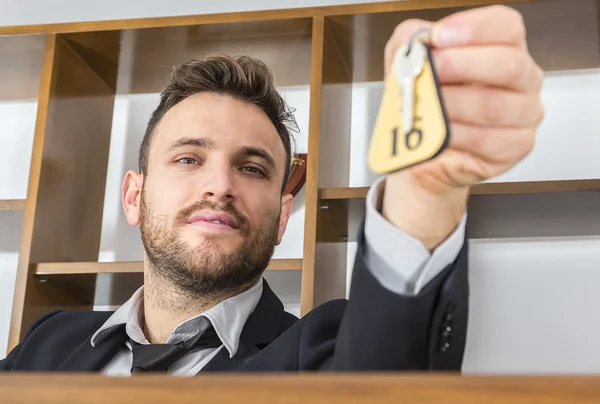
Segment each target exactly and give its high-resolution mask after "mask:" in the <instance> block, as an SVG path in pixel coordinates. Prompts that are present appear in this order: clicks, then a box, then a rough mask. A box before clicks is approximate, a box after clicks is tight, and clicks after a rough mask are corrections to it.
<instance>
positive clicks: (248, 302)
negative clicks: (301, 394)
mask: <svg viewBox="0 0 600 404" xmlns="http://www.w3.org/2000/svg"><path fill="white" fill-rule="evenodd" d="M262 292H263V280H262V278H261V279H260V280H259V281H258V282H257V283H256V284H255V285H254V286H252V287H251V288H250V289H248V290H246V291H244V292H242V293H240V294H238V295H235V296H233V297H230V298H229V299H226V300H223V301H222V302H221V303H219V304H217V305H216V306H214V307H212V308H210V309H209V310H206V311H205V312H203V313H200V314H198V315H197V316H194V317H192V318H190V319H187V320H185V321H183V322H182V323H180V324H179V325H177V327H175V329H174V330H173V332H172V333H171V335H169V338H168V339H167V343H177V342H179V341H183V340H186V339H188V338H190V337H191V336H192V335H194V333H195V332H196V331H197V329H198V322H199V319H200V318H201V317H202V316H205V317H206V318H208V319H209V320H210V322H211V323H212V325H213V327H214V328H215V331H216V333H217V335H218V336H219V339H220V340H221V342H222V343H223V345H224V346H225V348H226V349H227V351H228V352H229V356H230V357H233V356H234V355H235V354H236V352H237V350H238V347H239V341H240V335H241V333H242V330H243V329H244V325H245V324H246V320H248V317H249V316H250V314H251V313H252V312H253V311H254V309H255V308H256V305H257V304H258V301H259V300H260V298H261V296H262ZM143 301H144V287H143V286H141V287H140V288H139V289H138V290H136V291H135V293H134V294H133V295H132V296H131V298H129V300H127V302H125V303H124V304H123V305H122V306H121V307H119V308H118V309H117V310H116V311H115V312H114V313H113V315H112V316H110V317H109V319H108V320H106V322H105V323H104V324H103V325H102V326H101V327H100V328H99V329H98V330H97V331H96V332H95V333H94V335H92V338H91V344H92V346H93V347H96V346H97V345H98V344H100V343H102V341H104V340H105V339H106V337H108V336H109V335H110V334H111V333H112V332H113V331H115V330H116V329H117V328H118V327H119V326H121V325H123V324H124V325H125V330H126V332H127V335H128V336H129V338H131V339H132V340H134V341H136V342H138V343H140V344H148V341H147V339H146V337H145V335H144V332H143V331H142V329H143Z"/></svg>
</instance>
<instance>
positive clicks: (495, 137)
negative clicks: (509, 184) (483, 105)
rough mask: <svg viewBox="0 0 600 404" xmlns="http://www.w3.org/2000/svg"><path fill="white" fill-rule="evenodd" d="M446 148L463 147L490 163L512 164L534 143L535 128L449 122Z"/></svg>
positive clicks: (526, 153)
mask: <svg viewBox="0 0 600 404" xmlns="http://www.w3.org/2000/svg"><path fill="white" fill-rule="evenodd" d="M450 131H451V132H450V144H449V148H451V149H454V150H459V151H465V152H468V153H471V154H473V155H475V156H478V157H480V158H482V159H483V160H484V161H486V162H490V163H494V164H506V165H513V164H515V163H516V162H518V161H520V160H521V159H523V158H524V157H525V156H527V155H528V154H529V153H530V152H531V150H532V149H533V146H534V143H535V128H534V127H530V128H516V129H505V128H493V127H484V126H475V125H468V124H463V123H452V124H451V125H450Z"/></svg>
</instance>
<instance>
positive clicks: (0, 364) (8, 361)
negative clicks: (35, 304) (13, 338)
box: [0, 310, 60, 372]
mask: <svg viewBox="0 0 600 404" xmlns="http://www.w3.org/2000/svg"><path fill="white" fill-rule="evenodd" d="M57 313H60V310H56V311H52V312H49V313H46V314H44V315H43V316H41V317H39V318H38V319H37V320H36V321H35V322H34V323H33V324H32V325H31V326H30V327H29V329H28V330H27V332H26V333H25V337H24V338H23V341H21V343H20V344H18V345H17V346H15V347H14V348H13V349H12V350H11V351H10V352H9V353H8V355H7V356H6V358H4V359H3V360H0V372H2V371H5V372H8V371H11V370H12V368H13V364H14V363H15V361H16V360H17V358H18V357H19V352H20V351H21V347H22V346H23V344H24V343H25V342H26V341H27V338H29V336H30V335H31V334H32V333H33V331H34V330H35V329H36V328H37V327H38V326H39V325H40V324H42V323H43V322H44V321H46V320H48V319H49V318H50V317H52V316H54V315H55V314H57Z"/></svg>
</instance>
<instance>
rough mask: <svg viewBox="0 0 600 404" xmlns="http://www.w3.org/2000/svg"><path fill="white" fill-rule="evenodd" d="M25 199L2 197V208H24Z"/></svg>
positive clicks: (0, 201)
mask: <svg viewBox="0 0 600 404" xmlns="http://www.w3.org/2000/svg"><path fill="white" fill-rule="evenodd" d="M24 207H25V199H5V200H2V199H0V210H23V208H24Z"/></svg>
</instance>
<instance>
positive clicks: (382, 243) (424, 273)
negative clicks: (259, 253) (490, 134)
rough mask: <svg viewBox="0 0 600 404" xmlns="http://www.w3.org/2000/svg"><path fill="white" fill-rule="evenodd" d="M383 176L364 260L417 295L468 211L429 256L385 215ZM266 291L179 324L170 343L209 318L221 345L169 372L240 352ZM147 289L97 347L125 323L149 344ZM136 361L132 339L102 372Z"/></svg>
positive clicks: (448, 254)
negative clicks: (145, 326)
mask: <svg viewBox="0 0 600 404" xmlns="http://www.w3.org/2000/svg"><path fill="white" fill-rule="evenodd" d="M384 178H385V177H382V178H380V179H379V180H378V181H377V182H375V184H373V186H372V187H371V189H370V190H369V193H368V195H367V199H366V208H367V209H366V217H365V229H364V231H365V241H366V251H365V262H366V264H367V267H368V268H369V270H370V271H371V272H372V274H373V276H374V277H375V278H376V279H377V280H378V281H379V282H380V283H381V285H382V286H383V287H385V288H387V289H388V290H390V291H392V292H394V293H398V294H403V295H415V294H418V293H419V291H420V290H421V289H422V288H423V286H425V285H426V284H427V283H428V282H429V281H431V279H433V278H434V277H435V276H436V275H437V274H439V273H440V272H441V271H442V270H443V269H444V268H445V267H446V266H448V264H450V263H452V262H453V261H454V260H455V259H456V257H457V256H458V253H459V252H460V249H461V248H462V245H463V240H464V234H465V226H466V214H465V215H463V217H462V220H461V222H460V224H459V226H458V227H457V228H456V230H455V231H454V232H453V233H452V235H450V237H448V238H447V239H446V240H445V241H444V242H443V243H442V244H441V245H440V246H439V247H438V248H436V249H435V251H434V252H433V254H430V253H429V251H428V250H427V249H426V248H425V247H424V246H423V244H422V243H421V242H420V241H418V240H416V239H415V238H413V237H411V236H410V235H408V234H406V233H405V232H403V231H401V230H399V229H398V228H396V227H395V226H393V225H392V224H391V223H389V222H388V221H387V220H385V219H384V218H383V216H382V215H381V213H380V206H381V199H382V192H383V185H384V184H383V181H384ZM262 290H263V283H262V279H261V280H260V281H259V282H258V283H256V284H255V285H254V286H253V287H252V288H250V289H248V290H246V291H245V292H243V293H240V294H239V295H236V296H233V297H231V298H229V299H227V300H224V301H222V302H221V303H219V304H218V305H216V306H214V307H212V308H211V309H209V310H207V311H205V312H204V313H200V314H199V315H197V316H195V317H193V318H190V319H188V320H186V321H184V322H182V323H181V324H179V325H178V326H177V327H175V329H174V330H173V332H172V333H171V334H170V336H169V338H168V339H167V341H166V342H167V343H177V342H179V341H182V340H186V339H188V338H190V337H191V336H192V335H193V333H194V332H195V330H197V329H198V327H197V322H198V319H199V318H200V317H202V316H205V317H207V318H208V319H209V320H210V322H211V323H212V325H213V327H214V328H215V331H216V333H217V335H218V336H219V338H220V339H221V342H222V345H221V346H220V347H218V348H208V349H199V350H192V351H190V352H189V353H188V354H187V355H185V356H184V357H182V358H181V359H179V360H177V361H176V362H175V363H174V364H173V365H172V366H171V367H170V368H169V373H170V374H173V375H181V376H194V375H195V374H197V373H198V372H199V371H200V370H201V369H202V368H203V367H204V366H205V365H206V364H207V363H208V362H210V360H211V359H212V358H213V357H214V356H215V355H216V354H217V353H218V352H219V351H220V350H222V349H227V351H228V353H229V356H230V357H233V356H234V355H235V353H236V352H237V349H238V343H239V338H240V334H241V333H242V329H243V328H244V324H245V323H246V320H247V319H248V317H249V316H250V314H251V313H252V311H254V308H255V307H256V305H257V304H258V301H259V300H260V297H261V296H262ZM143 291H144V287H143V286H142V287H140V288H139V289H138V290H137V291H136V292H135V293H134V294H133V296H132V297H131V298H130V299H129V300H128V301H127V302H126V303H125V304H123V306H121V307H120V308H119V309H118V310H117V311H115V313H114V314H113V315H112V316H111V317H110V318H109V319H108V320H107V321H106V323H104V324H103V325H102V327H100V329H98V331H96V333H95V334H94V335H93V336H92V339H91V343H92V346H96V345H97V344H99V343H101V342H102V339H103V338H105V337H106V336H107V335H109V334H110V332H111V331H112V330H114V329H115V328H117V327H118V326H119V325H122V324H125V330H126V332H127V335H128V336H129V338H131V339H132V340H133V341H135V342H137V343H139V344H148V343H149V342H148V340H147V339H146V337H145V335H144V333H143V331H142V329H143V327H142V324H143V321H144V318H143V316H144V314H143V313H144V310H143V307H144V306H143V304H144V296H143ZM132 360H133V355H132V352H131V344H130V343H129V342H127V343H126V344H125V345H124V346H123V347H122V348H121V350H120V351H119V352H118V353H117V354H116V355H115V356H114V357H113V358H112V359H111V360H110V362H109V363H108V364H107V365H106V366H105V367H104V369H103V373H104V374H106V375H113V376H128V375H130V374H131V364H132Z"/></svg>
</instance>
